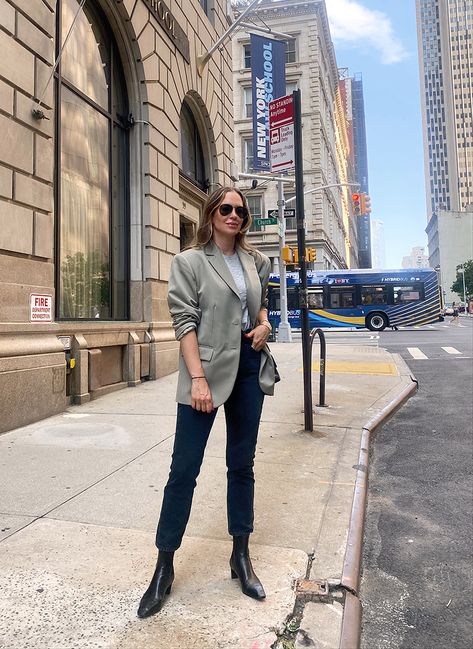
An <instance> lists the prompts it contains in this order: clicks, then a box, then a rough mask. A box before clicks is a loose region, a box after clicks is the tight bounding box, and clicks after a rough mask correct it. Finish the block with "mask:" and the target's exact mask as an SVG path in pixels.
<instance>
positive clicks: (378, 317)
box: [366, 313, 388, 331]
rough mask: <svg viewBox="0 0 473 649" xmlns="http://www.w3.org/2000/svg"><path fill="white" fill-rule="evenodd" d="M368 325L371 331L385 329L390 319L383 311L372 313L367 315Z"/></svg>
mask: <svg viewBox="0 0 473 649" xmlns="http://www.w3.org/2000/svg"><path fill="white" fill-rule="evenodd" d="M366 326H367V327H368V329H370V330H371V331H383V329H386V327H387V326H388V319H387V318H386V316H385V315H384V314H383V313H370V315H369V316H367V317H366Z"/></svg>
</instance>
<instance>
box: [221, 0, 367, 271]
mask: <svg viewBox="0 0 473 649" xmlns="http://www.w3.org/2000/svg"><path fill="white" fill-rule="evenodd" d="M242 6H246V5H245V3H235V4H234V7H235V11H236V13H238V11H239V10H240V11H241V8H242ZM250 16H251V20H252V21H254V22H255V23H256V24H259V25H260V26H264V25H267V26H269V27H271V29H273V30H275V31H278V32H280V33H281V32H282V33H285V34H287V35H289V36H290V38H289V40H287V41H286V42H287V45H286V68H285V69H286V93H287V94H290V93H292V92H293V91H294V90H295V89H299V90H300V91H301V103H302V128H303V159H304V188H305V190H306V191H309V190H311V189H316V188H318V187H322V186H324V187H325V186H326V185H334V184H336V183H346V182H347V181H348V167H347V164H348V152H349V141H348V134H347V121H346V116H345V111H344V108H343V105H342V100H341V95H340V90H339V85H338V82H339V76H338V68H337V62H336V58H335V51H334V47H333V42H332V40H331V37H330V29H329V23H328V17H327V12H326V8H325V2H324V1H323V0H310V1H309V2H304V3H301V2H299V1H298V0H281V1H280V2H271V1H270V0H264V1H263V2H262V3H261V4H260V5H259V6H258V8H257V9H256V10H255V11H254V12H252V13H251V14H250ZM233 99H234V101H233V106H234V124H235V129H234V133H235V162H236V165H237V167H238V169H239V171H240V172H245V173H255V171H254V169H253V122H252V114H253V113H252V111H253V102H252V92H251V48H250V37H249V34H248V33H247V32H244V31H238V32H236V33H235V34H234V36H233ZM239 187H240V189H242V190H243V191H244V192H245V194H246V195H247V198H248V201H249V205H250V209H251V211H252V214H253V216H256V217H261V216H267V214H268V211H270V210H275V209H277V201H278V193H277V187H276V183H274V182H266V183H259V184H258V186H257V187H256V189H251V180H244V181H243V180H242V181H240V183H239ZM350 194H351V189H350V188H348V187H347V186H343V187H327V188H325V189H323V190H321V191H316V192H314V193H307V194H306V196H305V197H304V208H305V224H306V228H305V230H306V243H307V246H308V247H311V248H315V249H316V260H315V262H314V267H315V268H317V269H324V268H348V267H353V266H357V252H358V246H357V242H356V226H355V221H354V217H353V216H352V214H351V208H350ZM293 197H294V189H293V187H291V186H290V185H286V186H285V198H286V200H288V199H290V198H293ZM288 207H295V202H294V201H292V202H291V203H290V204H289V205H288ZM250 238H251V240H252V243H253V244H254V245H255V246H256V247H257V248H259V249H260V250H262V251H263V252H265V254H267V255H268V257H270V259H271V260H272V261H273V268H274V269H275V270H276V269H277V260H278V258H279V237H278V229H277V226H276V225H254V226H253V228H252V230H251V231H250ZM296 241H297V230H296V219H295V218H288V219H286V243H287V245H290V246H292V247H294V246H296Z"/></svg>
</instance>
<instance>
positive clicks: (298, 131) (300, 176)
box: [292, 90, 314, 431]
mask: <svg viewBox="0 0 473 649" xmlns="http://www.w3.org/2000/svg"><path fill="white" fill-rule="evenodd" d="M292 96H293V97H294V163H295V176H296V221H297V247H298V251H299V279H300V288H299V304H300V314H301V315H300V318H301V335H302V374H303V377H304V430H307V431H313V430H314V415H313V412H312V394H311V390H310V386H311V372H312V359H311V357H310V337H309V336H310V331H309V303H308V293H307V265H306V260H305V227H304V226H305V215H304V165H303V155H302V110H301V91H300V90H294V92H293V93H292Z"/></svg>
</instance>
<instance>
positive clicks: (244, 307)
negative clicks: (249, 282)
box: [223, 253, 250, 331]
mask: <svg viewBox="0 0 473 649" xmlns="http://www.w3.org/2000/svg"><path fill="white" fill-rule="evenodd" d="M223 258H224V259H225V262H226V264H227V266H228V269H229V270H230V272H231V274H232V275H233V279H234V280H235V284H236V287H237V289H238V293H239V295H240V302H241V313H242V315H241V328H242V330H243V331H245V330H246V329H248V328H249V327H250V316H249V313H248V303H247V292H246V282H245V274H244V272H243V267H242V265H241V261H240V257H239V256H238V253H235V254H234V255H229V256H227V255H223Z"/></svg>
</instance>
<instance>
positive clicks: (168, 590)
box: [166, 586, 171, 595]
mask: <svg viewBox="0 0 473 649" xmlns="http://www.w3.org/2000/svg"><path fill="white" fill-rule="evenodd" d="M170 593H171V586H168V589H167V591H166V595H169V594H170Z"/></svg>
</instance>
